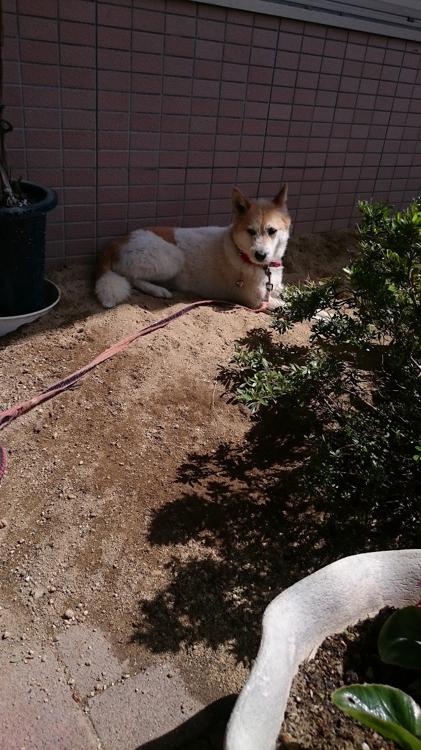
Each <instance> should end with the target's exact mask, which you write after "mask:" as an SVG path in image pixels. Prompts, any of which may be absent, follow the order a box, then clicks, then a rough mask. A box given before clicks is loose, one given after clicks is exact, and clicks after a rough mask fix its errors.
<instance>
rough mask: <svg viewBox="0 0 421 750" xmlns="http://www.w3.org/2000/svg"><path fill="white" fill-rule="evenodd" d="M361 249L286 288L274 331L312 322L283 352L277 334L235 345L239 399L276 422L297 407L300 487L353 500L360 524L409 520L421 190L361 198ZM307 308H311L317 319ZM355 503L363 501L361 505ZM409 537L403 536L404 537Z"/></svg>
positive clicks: (415, 446)
mask: <svg viewBox="0 0 421 750" xmlns="http://www.w3.org/2000/svg"><path fill="white" fill-rule="evenodd" d="M359 208H360V211H361V213H362V220H361V222H360V225H359V227H358V232H359V240H360V248H359V254H358V256H357V258H356V259H355V260H354V262H353V263H352V265H351V266H350V268H348V269H345V274H346V276H345V280H339V279H328V280H326V281H323V282H319V283H307V284H305V285H304V286H302V287H290V288H289V289H287V290H286V293H285V306H284V307H283V308H281V309H280V310H279V311H278V312H277V314H276V316H275V318H274V321H273V326H274V328H275V330H276V331H278V332H279V333H280V334H283V333H285V332H286V331H287V330H288V329H291V328H293V326H294V325H295V324H297V323H300V322H303V321H309V322H310V329H311V331H310V337H309V344H308V347H306V348H305V349H304V351H301V352H300V353H299V354H298V355H297V356H295V357H291V352H290V351H289V349H288V346H285V345H284V343H283V340H282V336H281V337H276V334H275V335H274V337H273V340H272V342H271V344H270V346H269V347H267V346H266V347H265V346H264V345H261V346H257V345H256V344H255V343H253V344H251V345H249V346H243V347H242V348H240V349H239V350H238V351H237V354H236V358H235V362H236V366H237V374H236V381H237V398H238V399H239V400H240V401H242V402H243V403H245V404H247V405H248V406H249V407H250V408H251V409H252V411H254V412H255V413H257V416H259V415H262V412H263V411H264V409H265V408H269V409H270V410H271V411H272V412H275V413H276V416H277V417H279V420H282V422H283V424H285V420H289V419H290V417H291V415H293V414H294V413H295V412H297V411H299V412H300V413H302V414H303V415H305V416H306V417H307V422H306V424H307V432H306V434H305V440H304V444H305V447H306V454H305V456H306V457H305V461H304V474H303V480H302V489H304V490H305V491H306V492H307V493H308V494H309V496H311V497H312V498H314V499H316V500H317V498H319V499H324V501H328V502H329V504H330V505H331V506H333V507H335V506H337V507H338V509H344V510H345V512H346V509H348V512H349V513H352V512H353V510H354V509H355V508H358V509H359V511H358V513H359V519H360V530H361V523H363V524H366V528H367V532H369V529H370V528H373V527H374V526H375V525H376V523H378V520H379V518H380V517H381V518H382V519H383V521H384V520H385V519H387V522H388V523H389V525H390V526H391V527H394V529H395V531H396V537H397V538H398V537H399V529H400V525H402V527H403V525H406V527H411V526H412V528H413V531H414V537H413V538H414V539H415V529H416V525H417V523H418V520H417V519H418V518H419V501H420V475H421V460H420V459H421V447H420V444H421V439H420V435H421V408H420V396H421V377H420V376H421V199H420V198H419V199H417V200H415V201H414V202H413V203H411V204H410V205H409V207H408V208H407V209H406V210H405V211H402V212H398V213H393V212H392V211H391V209H390V208H389V207H387V206H385V205H383V204H369V203H360V204H359ZM315 316H316V317H315ZM361 511H363V512H362V513H361ZM407 538H408V537H407Z"/></svg>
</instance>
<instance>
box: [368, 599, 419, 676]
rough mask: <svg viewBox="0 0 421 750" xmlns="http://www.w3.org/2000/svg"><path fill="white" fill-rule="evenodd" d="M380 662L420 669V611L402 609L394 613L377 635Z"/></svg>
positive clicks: (411, 608) (412, 608)
mask: <svg viewBox="0 0 421 750" xmlns="http://www.w3.org/2000/svg"><path fill="white" fill-rule="evenodd" d="M377 646H378V650H379V655H380V658H381V660H382V661H384V662H385V663H386V664H396V665H398V666H399V667H405V669H421V609H420V608H419V607H403V608H402V609H398V610H397V611H396V612H394V613H393V614H392V615H390V617H389V618H388V619H387V620H386V622H385V623H384V625H383V627H382V629H381V630H380V633H379V638H378V643H377Z"/></svg>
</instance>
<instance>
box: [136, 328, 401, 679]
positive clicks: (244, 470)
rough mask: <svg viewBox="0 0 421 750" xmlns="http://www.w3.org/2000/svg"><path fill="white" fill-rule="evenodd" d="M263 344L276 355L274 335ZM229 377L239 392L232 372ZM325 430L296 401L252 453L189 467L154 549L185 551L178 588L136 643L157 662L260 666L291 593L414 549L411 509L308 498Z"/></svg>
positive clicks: (247, 445)
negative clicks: (178, 659)
mask: <svg viewBox="0 0 421 750" xmlns="http://www.w3.org/2000/svg"><path fill="white" fill-rule="evenodd" d="M252 337H254V343H256V340H258V342H259V344H261V345H262V347H263V348H264V347H267V346H271V341H270V338H268V336H267V332H266V331H265V332H264V333H262V332H258V331H257V332H256V331H255V332H253V333H252ZM256 337H257V339H256ZM245 341H248V343H250V336H249V337H247V338H246V339H245ZM285 354H286V356H287V357H291V359H294V358H295V359H297V358H298V359H299V358H300V356H301V354H302V350H301V349H300V348H298V349H297V348H291V349H290V350H288V351H286V352H285ZM221 377H222V379H223V380H224V381H225V382H226V383H227V382H231V384H232V378H231V381H230V371H228V372H225V373H222V374H221ZM321 429H326V427H325V426H324V425H321V424H319V423H318V421H317V417H316V416H315V415H314V413H309V412H308V411H305V409H303V408H300V407H299V406H298V405H297V404H296V403H293V402H292V401H290V402H289V403H288V402H287V401H285V403H284V407H283V409H282V410H279V408H278V410H277V411H276V412H275V411H274V410H273V409H271V408H269V407H268V408H266V409H263V410H261V412H260V413H259V419H258V420H257V419H255V420H254V421H253V422H252V425H251V427H250V429H249V431H248V433H247V434H246V436H245V438H244V440H243V441H242V442H241V443H239V444H227V443H221V445H220V446H219V447H218V448H217V450H215V451H213V452H209V453H199V452H196V453H192V454H190V455H189V456H188V458H187V460H186V461H185V462H184V463H183V464H182V465H181V466H180V467H179V470H178V482H179V484H180V490H181V491H180V495H179V496H178V497H177V498H175V499H174V500H173V501H172V502H170V503H168V504H167V505H166V506H164V507H162V508H161V509H159V510H158V511H156V513H155V515H154V517H153V518H152V522H151V525H150V529H149V541H150V543H151V544H153V545H171V546H174V547H175V549H174V554H173V557H172V560H171V562H170V564H169V573H170V581H169V583H168V585H167V586H166V587H165V588H163V589H162V590H161V591H160V592H158V594H157V595H156V596H155V597H154V598H153V599H152V600H148V601H141V602H140V615H139V621H138V623H137V627H136V631H135V639H136V640H138V641H139V642H141V643H144V644H146V645H147V647H148V648H149V649H151V650H152V651H155V652H161V651H177V650H179V648H180V646H181V645H186V646H193V645H194V644H195V643H198V642H204V643H205V644H207V645H208V646H210V647H211V648H213V649H217V648H218V647H220V646H221V645H223V646H224V648H226V649H228V650H229V651H230V652H231V653H232V654H233V655H234V657H235V659H236V660H237V661H238V662H242V663H244V664H246V665H249V664H250V663H251V661H252V659H253V658H254V656H255V654H256V652H257V650H258V646H259V641H260V635H261V617H262V613H263V610H264V608H265V607H266V605H267V604H268V603H269V602H270V601H271V600H272V599H273V598H274V597H275V596H276V595H277V594H278V593H280V592H281V591H282V590H283V589H285V588H286V587H287V586H290V585H291V584H293V583H294V582H295V581H297V580H298V579H300V578H302V577H304V576H306V575H308V574H310V573H312V572H313V571H315V570H317V569H318V568H320V567H322V566H324V565H326V564H328V563H331V562H333V561H335V560H337V559H339V558H342V557H345V556H347V555H350V554H356V553H360V552H367V551H374V550H379V549H392V548H395V547H401V546H403V545H405V544H407V543H408V542H409V546H411V544H410V543H411V541H413V540H412V538H411V532H410V524H409V525H408V521H410V519H406V522H405V523H401V525H399V523H400V520H402V519H403V518H404V514H405V509H401V510H402V514H401V517H400V519H399V518H397V517H396V514H395V515H393V514H392V515H390V516H388V514H387V512H385V510H384V509H383V508H382V507H376V508H370V509H367V508H366V507H356V506H355V507H352V508H350V507H348V505H347V503H346V502H345V501H343V502H341V500H339V501H338V500H336V503H335V506H334V507H333V506H332V503H331V502H330V501H329V498H322V499H320V498H318V499H316V498H315V495H314V496H313V493H312V491H311V487H309V486H308V484H307V485H306V486H305V488H304V487H303V484H302V479H303V474H304V471H305V468H306V463H307V460H308V457H309V454H310V451H311V438H309V437H308V436H309V435H311V434H312V433H314V431H317V430H321ZM414 533H415V532H414Z"/></svg>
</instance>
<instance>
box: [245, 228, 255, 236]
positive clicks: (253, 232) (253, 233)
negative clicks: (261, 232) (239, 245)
mask: <svg viewBox="0 0 421 750" xmlns="http://www.w3.org/2000/svg"><path fill="white" fill-rule="evenodd" d="M247 231H248V233H249V235H250V237H255V236H256V234H257V232H256V230H255V229H252V228H251V227H250V229H247Z"/></svg>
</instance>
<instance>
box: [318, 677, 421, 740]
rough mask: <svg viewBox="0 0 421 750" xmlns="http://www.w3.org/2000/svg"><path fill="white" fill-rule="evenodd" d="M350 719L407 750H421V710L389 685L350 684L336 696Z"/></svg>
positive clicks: (410, 699)
mask: <svg viewBox="0 0 421 750" xmlns="http://www.w3.org/2000/svg"><path fill="white" fill-rule="evenodd" d="M332 701H333V703H334V704H335V706H338V708H340V709H341V710H342V711H343V712H344V713H345V714H347V716H351V717H352V718H353V719H357V721H359V722H360V723H361V724H364V725H365V726H367V727H370V728H371V729H374V731H375V732H377V733H378V734H381V735H382V737H385V738H386V739H388V740H392V741H393V742H396V743H397V744H398V745H399V746H400V747H402V748H404V750H421V739H419V737H420V735H421V708H420V707H419V705H418V704H417V703H415V701H414V700H413V699H412V698H411V697H410V696H409V695H407V694H406V693H403V692H402V690H398V689H397V688H393V687H389V685H349V686H348V687H343V688H339V690H335V692H334V693H333V694H332Z"/></svg>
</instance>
